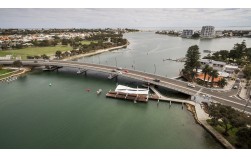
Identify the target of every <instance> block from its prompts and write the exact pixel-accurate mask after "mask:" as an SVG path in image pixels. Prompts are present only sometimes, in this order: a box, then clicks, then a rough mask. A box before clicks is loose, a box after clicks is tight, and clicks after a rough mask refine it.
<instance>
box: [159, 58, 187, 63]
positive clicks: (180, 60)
mask: <svg viewBox="0 0 251 157" xmlns="http://www.w3.org/2000/svg"><path fill="white" fill-rule="evenodd" d="M168 60H169V61H175V62H185V61H186V57H182V58H177V59H172V58H167V59H163V62H164V61H168Z"/></svg>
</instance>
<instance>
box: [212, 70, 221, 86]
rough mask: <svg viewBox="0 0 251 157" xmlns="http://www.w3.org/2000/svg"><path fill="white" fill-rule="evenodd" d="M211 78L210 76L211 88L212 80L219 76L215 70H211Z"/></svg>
mask: <svg viewBox="0 0 251 157" xmlns="http://www.w3.org/2000/svg"><path fill="white" fill-rule="evenodd" d="M211 76H212V82H211V87H213V84H214V79H215V78H217V77H218V76H219V73H218V71H217V70H213V71H212V72H211Z"/></svg>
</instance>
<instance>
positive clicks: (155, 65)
mask: <svg viewBox="0 0 251 157" xmlns="http://www.w3.org/2000/svg"><path fill="white" fill-rule="evenodd" d="M155 73H156V65H155V64H154V74H155Z"/></svg>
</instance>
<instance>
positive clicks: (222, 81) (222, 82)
mask: <svg viewBox="0 0 251 157" xmlns="http://www.w3.org/2000/svg"><path fill="white" fill-rule="evenodd" d="M227 84H228V83H227V80H226V79H225V78H222V79H220V80H219V82H218V85H219V86H220V87H222V88H223V87H225V86H226V85H227Z"/></svg>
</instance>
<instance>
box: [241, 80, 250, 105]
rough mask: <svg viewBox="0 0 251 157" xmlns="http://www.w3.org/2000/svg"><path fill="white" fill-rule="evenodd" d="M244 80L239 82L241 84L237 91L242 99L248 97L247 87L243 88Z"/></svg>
mask: <svg viewBox="0 0 251 157" xmlns="http://www.w3.org/2000/svg"><path fill="white" fill-rule="evenodd" d="M246 82H247V81H246V80H245V81H244V82H241V83H240V86H241V91H240V93H239V96H240V97H241V98H242V99H245V100H247V99H248V97H249V92H248V89H246V88H245V86H246Z"/></svg>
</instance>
